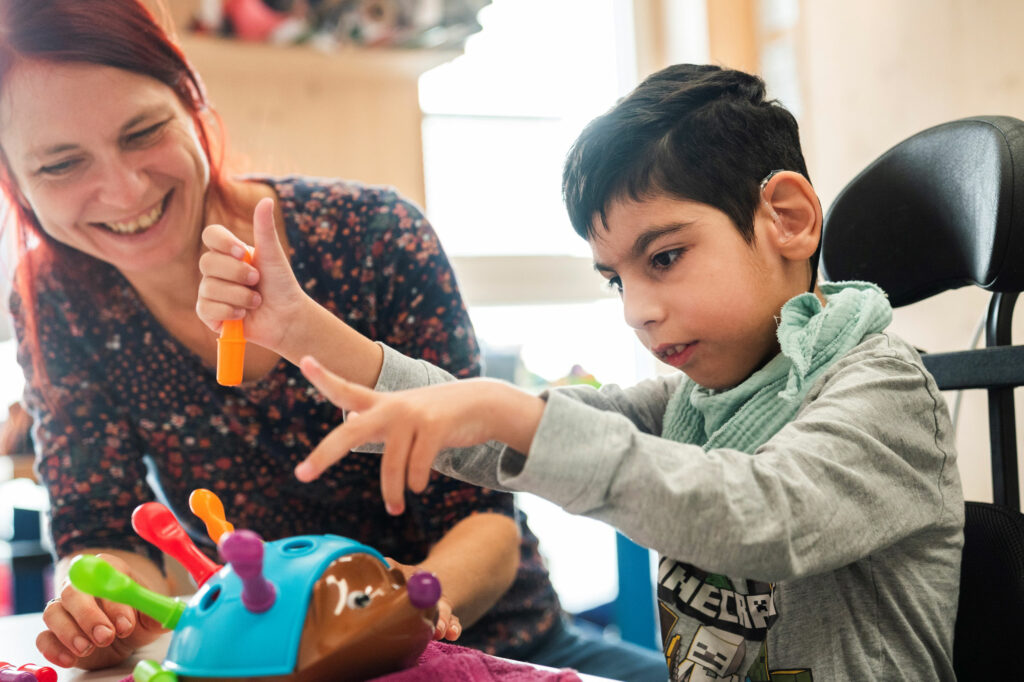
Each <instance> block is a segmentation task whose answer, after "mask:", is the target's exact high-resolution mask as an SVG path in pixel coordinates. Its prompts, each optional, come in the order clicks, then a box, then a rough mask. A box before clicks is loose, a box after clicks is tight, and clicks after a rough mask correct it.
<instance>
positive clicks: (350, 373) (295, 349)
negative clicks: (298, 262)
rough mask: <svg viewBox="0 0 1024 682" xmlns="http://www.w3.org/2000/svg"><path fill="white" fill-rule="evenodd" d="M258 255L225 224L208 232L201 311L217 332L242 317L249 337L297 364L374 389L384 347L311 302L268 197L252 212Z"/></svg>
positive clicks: (198, 307)
mask: <svg viewBox="0 0 1024 682" xmlns="http://www.w3.org/2000/svg"><path fill="white" fill-rule="evenodd" d="M253 241H254V243H255V244H254V246H255V255H254V256H253V262H252V265H249V264H246V263H245V262H244V261H243V260H242V257H243V256H244V254H245V250H246V248H247V245H246V244H245V243H244V242H243V241H242V240H241V239H239V238H238V237H237V236H235V235H234V234H233V233H232V232H231V231H230V230H228V229H227V228H226V227H224V226H222V225H211V226H209V227H207V228H206V229H205V230H203V244H204V245H205V246H206V248H207V249H208V250H207V251H206V252H205V253H203V255H202V256H201V257H200V259H199V270H200V272H201V273H202V275H203V278H202V280H201V282H200V285H199V298H198V300H197V301H196V313H197V314H198V315H199V318H200V319H201V320H202V321H203V323H205V324H206V326H208V327H209V328H210V329H211V330H213V331H214V332H220V328H221V325H222V324H223V322H224V321H225V320H236V319H243V320H244V326H245V336H246V340H247V341H250V342H252V343H256V344H259V345H261V346H263V347H264V348H268V349H270V350H272V351H274V352H275V353H277V354H279V355H281V356H282V357H283V358H285V359H286V360H288V361H290V362H292V363H294V364H296V365H297V364H298V363H299V360H300V359H301V358H302V357H303V356H304V355H313V356H316V357H318V358H321V359H322V361H323V362H324V363H325V365H326V366H327V367H328V368H329V369H330V370H331V371H332V372H335V373H337V374H339V375H341V376H343V377H345V378H346V379H348V380H349V381H353V382H356V383H358V384H360V385H362V386H373V385H374V384H375V383H376V382H377V376H378V375H379V374H380V367H381V362H382V353H381V349H380V347H379V346H378V345H377V344H375V343H374V342H372V341H370V340H369V339H367V338H366V337H365V336H363V335H362V334H360V333H359V332H357V331H355V330H354V329H352V328H351V327H349V326H348V325H347V324H345V323H344V322H343V321H341V320H339V319H338V318H337V317H335V316H334V315H333V314H332V313H331V312H330V311H329V310H327V309H326V308H324V307H323V306H321V305H320V304H319V303H317V302H316V301H314V300H313V299H312V298H310V297H309V296H308V295H307V294H306V292H305V291H303V289H302V287H301V286H300V285H299V283H298V281H297V280H296V279H295V274H294V273H293V272H292V268H291V264H290V263H289V261H288V256H287V254H286V253H285V251H284V247H283V246H282V244H281V238H280V234H279V232H278V229H277V226H276V225H275V221H274V202H273V200H272V199H263V200H261V201H260V202H259V203H258V204H257V205H256V210H255V211H254V213H253Z"/></svg>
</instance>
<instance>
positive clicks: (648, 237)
mask: <svg viewBox="0 0 1024 682" xmlns="http://www.w3.org/2000/svg"><path fill="white" fill-rule="evenodd" d="M692 224H693V223H669V224H668V225H661V226H658V227H652V228H649V229H648V230H647V231H645V232H642V233H641V234H640V236H639V237H637V238H636V241H635V242H633V248H632V249H630V251H629V255H630V257H631V258H639V257H640V256H642V255H644V253H645V252H646V251H647V247H648V246H650V245H651V242H653V241H655V240H656V239H658V238H660V237H664V236H665V235H666V234H672V233H673V232H681V231H683V230H685V229H687V228H688V227H690V225H692Z"/></svg>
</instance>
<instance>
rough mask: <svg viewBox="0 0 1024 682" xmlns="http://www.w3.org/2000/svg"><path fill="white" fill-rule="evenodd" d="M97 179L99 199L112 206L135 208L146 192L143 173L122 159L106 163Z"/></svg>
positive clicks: (127, 208)
mask: <svg viewBox="0 0 1024 682" xmlns="http://www.w3.org/2000/svg"><path fill="white" fill-rule="evenodd" d="M99 181H100V187H99V190H100V191H99V199H100V201H102V202H103V203H104V204H106V205H107V206H111V207H113V208H123V209H126V210H130V209H137V208H139V202H140V201H141V200H142V198H143V196H144V195H145V193H146V188H147V181H146V177H145V175H144V174H143V173H142V171H141V169H139V168H137V167H136V166H134V165H132V164H130V163H128V162H126V161H125V160H124V159H116V160H111V161H110V162H108V163H106V164H105V165H104V167H103V170H102V174H101V176H100V178H99Z"/></svg>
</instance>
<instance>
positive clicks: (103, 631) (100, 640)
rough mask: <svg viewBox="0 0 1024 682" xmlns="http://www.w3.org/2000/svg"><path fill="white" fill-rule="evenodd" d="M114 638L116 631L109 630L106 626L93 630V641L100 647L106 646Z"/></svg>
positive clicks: (98, 626) (99, 626)
mask: <svg viewBox="0 0 1024 682" xmlns="http://www.w3.org/2000/svg"><path fill="white" fill-rule="evenodd" d="M113 638H114V631H113V630H111V629H110V628H108V627H107V626H106V625H97V626H96V627H94V628H93V629H92V640H93V641H94V642H96V643H97V644H99V645H100V646H103V645H105V644H106V643H107V642H109V641H110V640H112V639H113Z"/></svg>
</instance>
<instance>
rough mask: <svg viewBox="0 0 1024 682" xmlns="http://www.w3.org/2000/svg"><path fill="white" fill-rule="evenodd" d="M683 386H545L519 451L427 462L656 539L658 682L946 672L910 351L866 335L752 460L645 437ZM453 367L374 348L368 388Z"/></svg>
mask: <svg viewBox="0 0 1024 682" xmlns="http://www.w3.org/2000/svg"><path fill="white" fill-rule="evenodd" d="M684 379H685V377H684V376H683V375H682V374H675V375H672V376H668V377H658V378H655V379H650V380H647V381H644V382H641V383H640V384H638V385H636V386H633V387H631V388H626V389H622V388H619V387H617V386H611V385H608V386H604V387H602V388H601V389H600V390H596V389H593V388H591V387H589V386H575V387H568V388H558V389H554V390H551V391H549V392H547V393H546V394H543V396H542V397H544V398H545V399H546V401H547V405H546V407H545V409H544V414H543V417H542V418H541V422H540V425H539V428H538V429H537V432H536V435H535V436H534V439H533V442H532V444H531V446H530V450H529V453H527V455H524V454H522V453H520V452H517V451H515V450H513V449H511V448H508V447H507V446H504V445H502V444H498V443H488V444H484V445H480V446H477V447H474V448H464V449H453V450H445V451H444V452H442V453H441V455H440V456H439V457H438V459H437V461H436V462H435V468H437V469H438V470H439V471H441V472H442V473H444V474H447V475H449V476H453V477H456V478H459V479H462V480H465V481H469V482H472V483H475V484H477V485H481V486H485V487H489V488H497V489H503V490H518V491H528V492H531V493H534V494H536V495H539V496H541V497H544V498H546V499H548V500H551V501H552V502H554V503H556V504H558V505H560V506H562V507H563V508H564V509H566V510H567V511H569V512H571V513H574V514H581V515H585V516H589V517H591V518H595V519H599V520H602V521H605V522H607V523H609V524H611V525H613V526H615V527H616V528H618V529H619V530H621V531H622V532H623V533H624V534H626V535H627V536H629V537H630V538H632V539H633V540H634V541H636V542H637V543H639V544H641V545H644V546H646V547H650V548H652V549H655V550H657V551H658V553H659V554H660V555H661V557H662V558H661V562H660V568H659V585H658V598H659V614H660V617H661V627H662V639H663V642H664V644H665V648H666V658H667V661H668V663H669V670H670V672H671V678H672V679H673V680H707V679H726V680H736V681H737V682H742V681H743V680H744V679H746V677H747V674H748V669H749V673H750V677H749V679H750V680H751V681H752V682H758V681H759V680H771V681H773V682H777V681H778V680H787V681H789V680H793V681H798V682H803V681H804V680H807V681H809V680H818V682H822V681H826V682H827V681H831V680H857V681H860V680H876V679H877V680H954V679H955V678H954V675H953V669H952V650H953V644H952V642H953V625H954V622H955V618H956V610H957V597H958V591H959V574H960V553H961V549H962V545H963V532H962V528H963V495H962V491H961V488H960V478H959V473H958V471H957V468H956V455H955V449H954V445H953V432H952V427H951V424H950V420H949V415H948V411H947V409H946V405H945V402H944V400H943V398H942V396H941V394H940V393H939V391H938V388H937V387H936V385H935V382H934V380H933V379H932V378H931V376H930V375H929V374H928V373H927V372H926V371H925V370H924V367H923V365H922V364H921V360H920V358H919V357H918V355H917V353H916V352H915V351H914V350H913V348H911V347H910V346H908V345H907V344H906V343H905V342H903V341H902V340H900V339H898V338H897V337H894V336H892V335H890V334H887V333H882V334H874V335H872V336H869V337H867V338H866V339H865V340H864V341H863V342H862V343H861V344H860V345H858V346H856V347H855V348H854V349H853V350H851V351H850V352H849V353H847V354H846V355H844V356H843V357H841V358H840V359H839V360H838V361H836V363H835V364H834V365H833V366H831V367H830V368H829V369H828V370H827V371H826V373H825V374H824V375H823V376H822V377H821V378H819V379H818V381H817V382H816V383H815V384H814V385H813V386H812V387H811V389H810V390H809V392H808V393H807V395H806V397H805V399H804V401H803V403H802V404H801V406H800V409H799V411H798V413H797V416H796V418H795V419H794V420H793V421H792V422H790V423H788V424H787V425H786V426H784V427H783V428H782V430H780V431H779V432H778V433H777V434H776V435H775V436H774V437H772V438H771V439H770V440H769V441H768V442H766V443H765V444H764V445H762V446H761V447H759V448H758V449H757V450H756V451H755V452H754V454H753V455H748V454H745V453H743V452H739V451H736V450H729V449H724V448H723V449H713V450H709V451H707V452H705V451H704V450H703V449H702V448H700V447H698V446H694V445H687V444H683V443H677V442H674V441H671V440H667V439H664V438H661V437H660V436H659V435H656V434H660V433H661V431H662V418H663V415H664V412H665V406H666V403H667V402H668V400H669V398H670V397H671V396H672V394H673V393H674V391H675V390H676V388H677V387H678V386H679V384H680V383H681V382H682V381H683V380H684ZM451 380H452V377H451V376H450V375H448V374H446V373H445V372H444V371H442V370H440V369H437V368H436V367H434V366H432V365H430V364H428V363H426V362H423V361H419V360H412V359H409V358H406V357H404V356H402V355H400V354H398V353H397V352H395V351H393V350H391V349H389V348H387V347H385V354H384V365H383V369H382V372H381V376H380V379H379V381H378V384H377V387H376V388H377V390H379V391H394V390H400V389H405V388H413V387H419V386H426V385H430V384H436V383H443V382H447V381H451ZM368 449H369V448H368ZM693 566H700V567H702V568H703V569H705V570H706V571H708V572H713V573H714V574H720V575H718V576H715V577H714V578H712V579H711V580H704V578H707V577H708V574H707V573H702V572H701V571H700V570H696V569H693V568H692V567H693ZM721 576H743V578H742V579H740V578H737V579H734V580H732V581H731V582H729V581H726V582H727V584H725V585H723V584H722V581H721ZM736 633H739V636H737V634H736ZM765 652H766V653H767V661H765V660H764V656H765ZM752 661H756V662H757V665H755V666H754V668H752V669H751V668H750V665H751V662H752Z"/></svg>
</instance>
